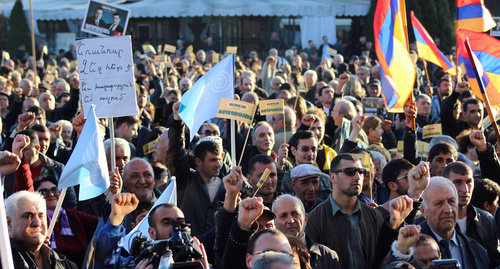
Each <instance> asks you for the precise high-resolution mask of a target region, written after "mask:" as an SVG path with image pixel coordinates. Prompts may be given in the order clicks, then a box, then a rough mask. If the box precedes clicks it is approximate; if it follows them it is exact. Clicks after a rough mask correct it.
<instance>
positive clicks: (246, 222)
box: [238, 197, 264, 231]
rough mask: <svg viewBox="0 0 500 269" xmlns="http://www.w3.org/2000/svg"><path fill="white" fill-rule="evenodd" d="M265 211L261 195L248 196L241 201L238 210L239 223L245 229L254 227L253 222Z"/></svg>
mask: <svg viewBox="0 0 500 269" xmlns="http://www.w3.org/2000/svg"><path fill="white" fill-rule="evenodd" d="M262 212H264V204H263V200H262V198H261V197H254V198H247V199H245V200H243V201H241V203H240V211H239V212H238V225H239V226H240V228H241V229H243V230H247V231H248V230H250V229H252V224H253V223H254V222H255V221H256V220H257V219H258V218H259V217H260V215H262Z"/></svg>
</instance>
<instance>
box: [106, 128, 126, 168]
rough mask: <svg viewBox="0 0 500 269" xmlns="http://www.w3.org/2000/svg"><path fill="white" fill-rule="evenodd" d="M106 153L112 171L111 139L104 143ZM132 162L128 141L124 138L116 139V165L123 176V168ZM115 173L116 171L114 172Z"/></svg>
mask: <svg viewBox="0 0 500 269" xmlns="http://www.w3.org/2000/svg"><path fill="white" fill-rule="evenodd" d="M104 151H105V152H106V160H107V162H108V169H109V170H111V139H106V140H105V141H104ZM129 161H130V146H129V144H128V142H127V140H125V139H123V138H119V137H116V138H115V165H116V168H118V171H119V172H120V175H123V168H124V167H125V165H126V164H127V163H128V162H129ZM113 172H114V171H113Z"/></svg>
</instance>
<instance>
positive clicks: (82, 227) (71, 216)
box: [28, 176, 98, 267]
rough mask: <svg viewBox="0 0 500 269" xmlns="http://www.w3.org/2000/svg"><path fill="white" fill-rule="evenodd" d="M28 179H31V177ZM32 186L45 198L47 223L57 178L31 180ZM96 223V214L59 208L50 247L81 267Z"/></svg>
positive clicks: (57, 194)
mask: <svg viewBox="0 0 500 269" xmlns="http://www.w3.org/2000/svg"><path fill="white" fill-rule="evenodd" d="M28 180H30V181H31V178H29V179H28ZM33 188H34V190H35V191H37V192H39V193H40V194H42V196H43V197H44V198H45V201H46V204H47V224H49V223H50V221H51V220H52V216H53V214H54V210H55V208H56V205H57V200H58V199H59V190H58V189H57V180H56V179H55V178H54V177H51V176H48V177H44V178H41V179H39V180H37V181H35V182H33ZM97 223H98V219H97V217H96V216H93V215H89V214H86V213H83V212H80V211H78V210H76V209H64V208H61V211H60V212H59V216H58V220H57V222H56V225H55V226H54V231H53V232H52V234H51V235H49V236H50V247H51V248H52V249H54V250H56V251H57V252H58V253H60V254H63V255H65V256H66V257H67V258H68V259H69V260H71V261H72V262H74V263H75V264H76V265H77V266H78V267H81V266H82V264H83V259H84V258H85V254H86V252H87V247H88V245H89V242H90V241H91V240H92V236H93V234H94V231H95V229H96V227H97Z"/></svg>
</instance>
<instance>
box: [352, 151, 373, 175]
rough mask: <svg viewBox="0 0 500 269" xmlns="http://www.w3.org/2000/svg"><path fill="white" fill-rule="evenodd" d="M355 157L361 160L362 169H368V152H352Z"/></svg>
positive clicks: (369, 166)
mask: <svg viewBox="0 0 500 269" xmlns="http://www.w3.org/2000/svg"><path fill="white" fill-rule="evenodd" d="M352 155H353V156H355V157H356V158H358V159H359V160H360V161H361V165H362V166H363V168H364V169H366V170H367V171H370V169H371V165H370V154H361V153H359V154H358V153H356V154H352Z"/></svg>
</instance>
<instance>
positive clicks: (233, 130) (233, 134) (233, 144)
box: [230, 55, 243, 164]
mask: <svg viewBox="0 0 500 269" xmlns="http://www.w3.org/2000/svg"><path fill="white" fill-rule="evenodd" d="M235 59H236V55H233V64H232V67H233V85H236V75H235V72H234V69H235ZM233 88H234V87H233ZM235 95H236V93H235V92H234V89H233V99H234V98H235ZM230 121H231V137H230V138H231V162H232V163H233V164H236V120H230ZM242 156H243V155H242ZM240 162H241V158H240Z"/></svg>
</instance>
